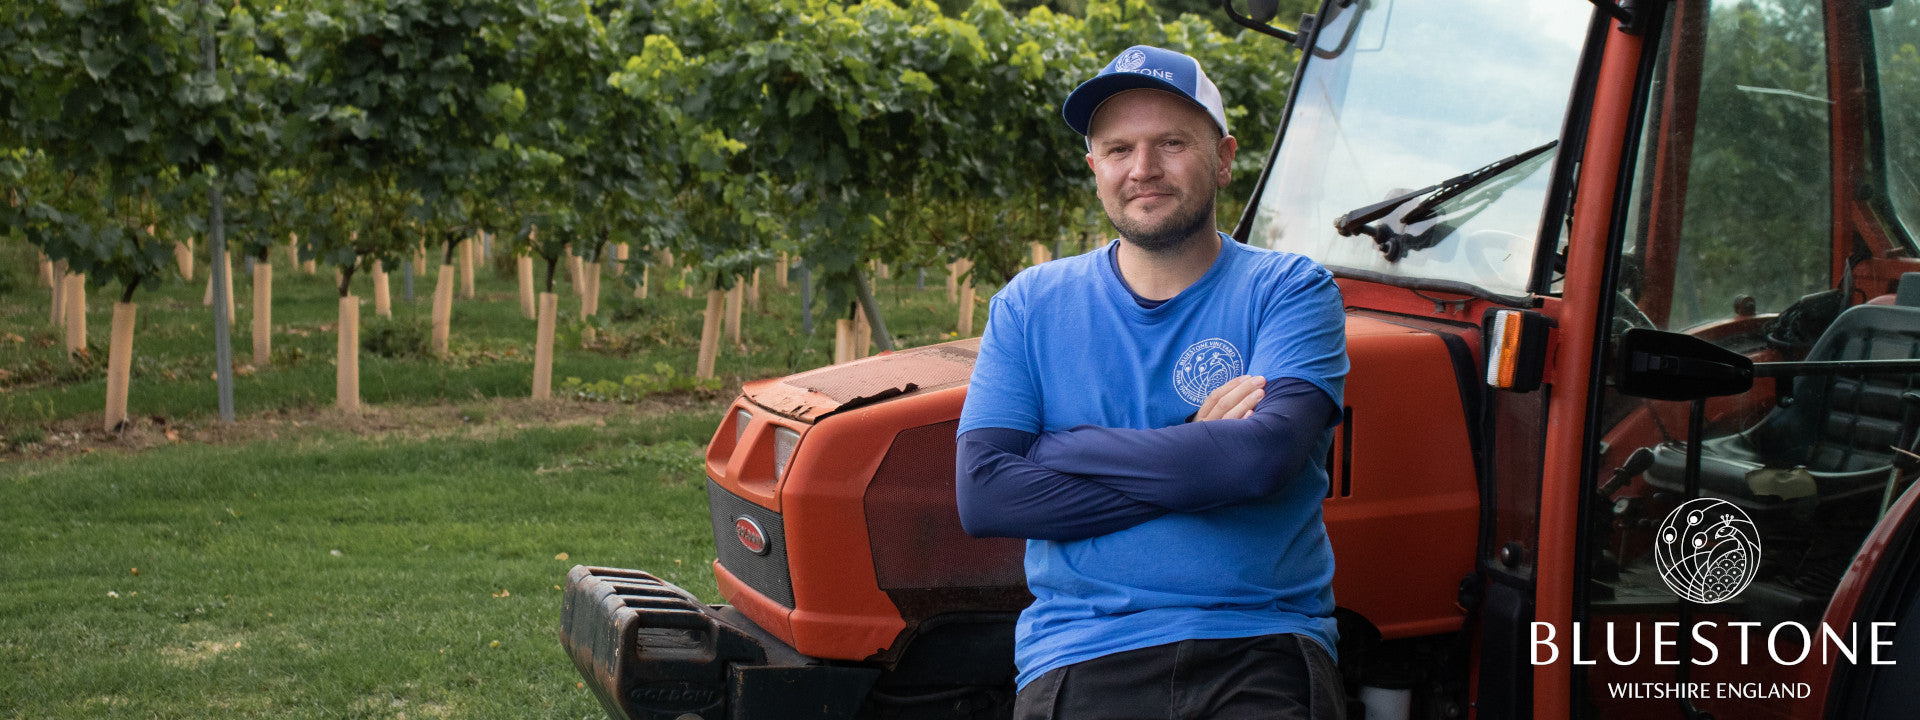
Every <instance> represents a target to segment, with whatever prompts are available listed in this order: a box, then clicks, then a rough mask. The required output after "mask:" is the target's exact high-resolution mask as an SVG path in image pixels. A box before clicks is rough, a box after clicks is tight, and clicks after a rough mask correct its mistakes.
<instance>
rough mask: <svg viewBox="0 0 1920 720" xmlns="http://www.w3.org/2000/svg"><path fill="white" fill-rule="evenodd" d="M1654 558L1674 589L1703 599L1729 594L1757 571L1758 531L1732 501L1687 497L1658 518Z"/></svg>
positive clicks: (1708, 602) (1713, 600) (1735, 592)
mask: <svg viewBox="0 0 1920 720" xmlns="http://www.w3.org/2000/svg"><path fill="white" fill-rule="evenodd" d="M1653 564H1654V567H1655V568H1657V569H1659V571H1660V579H1661V580H1662V581H1665V582H1666V584H1667V588H1668V589H1671V590H1673V593H1674V594H1675V595H1679V596H1680V597H1683V598H1686V599H1688V600H1692V601H1694V602H1697V603H1701V604H1705V605H1711V604H1713V603H1717V602H1721V601H1724V600H1730V599H1732V598H1733V597H1734V596H1736V595H1739V594H1740V591H1742V590H1745V589H1747V585H1748V584H1750V583H1752V582H1753V576H1754V575H1755V574H1757V573H1759V571H1760V533H1759V532H1758V531H1757V530H1755V529H1754V527H1753V520H1752V519H1751V518H1748V517H1747V514H1746V512H1744V511H1742V510H1741V509H1740V508H1739V507H1738V506H1736V505H1734V504H1733V503H1730V502H1727V501H1725V500H1721V499H1718V498H1696V499H1693V500H1688V501H1686V502H1684V503H1681V504H1680V506H1679V507H1676V508H1674V509H1673V512H1670V513H1667V519H1666V520H1665V521H1663V522H1661V523H1660V531H1659V535H1658V536H1656V537H1655V538H1654V552H1653Z"/></svg>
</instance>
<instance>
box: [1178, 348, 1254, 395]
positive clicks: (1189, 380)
mask: <svg viewBox="0 0 1920 720" xmlns="http://www.w3.org/2000/svg"><path fill="white" fill-rule="evenodd" d="M1245 369H1246V363H1244V362H1241V360H1240V351H1239V350H1236V349H1234V347H1233V344H1232V343H1229V342H1227V341H1225V340H1221V339H1220V338H1208V339H1206V340H1201V341H1200V342H1197V343H1194V344H1193V345H1190V346H1188V347H1187V351H1186V352H1183V353H1180V362H1178V363H1175V364H1174V366H1173V389H1174V391H1175V392H1178V393H1180V399H1181V400H1185V401H1187V402H1188V403H1189V404H1191V405H1193V406H1194V407H1200V404H1201V403H1203V402H1206V401H1207V395H1208V394H1210V393H1212V392H1213V391H1214V390H1216V389H1219V387H1220V386H1221V385H1225V384H1227V381H1228V380H1232V379H1234V378H1236V377H1240V374H1241V371H1243V370H1245Z"/></svg>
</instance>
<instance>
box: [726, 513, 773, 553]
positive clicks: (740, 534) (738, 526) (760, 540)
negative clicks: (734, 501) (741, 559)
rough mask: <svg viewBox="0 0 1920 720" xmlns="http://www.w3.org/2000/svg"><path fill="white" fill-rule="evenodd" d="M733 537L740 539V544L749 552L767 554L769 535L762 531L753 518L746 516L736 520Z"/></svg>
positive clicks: (734, 520)
mask: <svg viewBox="0 0 1920 720" xmlns="http://www.w3.org/2000/svg"><path fill="white" fill-rule="evenodd" d="M733 535H734V537H737V538H740V544H741V545H745V546H746V548H747V552H750V553H753V554H755V555H765V554H767V534H766V533H765V532H762V531H761V530H760V523H757V522H754V521H753V518H751V517H748V516H746V515H741V516H740V517H737V518H734V519H733Z"/></svg>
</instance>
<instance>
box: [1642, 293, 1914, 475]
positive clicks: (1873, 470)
mask: <svg viewBox="0 0 1920 720" xmlns="http://www.w3.org/2000/svg"><path fill="white" fill-rule="evenodd" d="M1898 298H1899V302H1898V303H1897V304H1893V305H1857V306H1854V307H1851V308H1848V309H1847V310H1846V311H1845V312H1842V313H1840V316H1839V317H1837V318H1835V319H1834V321H1833V324H1832V325H1830V326H1828V328H1827V329H1826V331H1825V332H1823V333H1821V335H1820V339H1819V340H1816V341H1815V342H1814V344H1813V349H1812V350H1811V351H1809V352H1808V353H1807V359H1808V360H1868V359H1871V360H1891V359H1911V358H1920V273H1908V274H1906V275H1903V276H1902V277H1901V278H1900V288H1899V293H1898ZM1916 389H1920V378H1911V377H1905V376H1900V375H1874V376H1864V377H1863V376H1854V377H1846V376H1831V375H1830V376H1817V375H1810V376H1801V377H1796V378H1794V379H1793V381H1792V386H1791V394H1790V395H1789V396H1787V397H1783V398H1781V400H1780V405H1779V406H1778V407H1776V408H1774V409H1773V410H1772V411H1771V412H1769V413H1767V416H1766V417H1764V418H1761V420H1760V422H1758V423H1755V424H1754V425H1753V426H1752V427H1750V428H1747V429H1746V430H1742V431H1740V432H1737V433H1733V434H1731V435H1723V436H1720V437H1711V438H1707V439H1706V440H1704V441H1703V442H1702V443H1701V447H1700V454H1701V457H1700V491H1701V493H1702V494H1703V495H1706V496H1710V497H1718V498H1722V499H1725V500H1728V501H1729V502H1732V503H1734V504H1735V505H1738V506H1740V507H1741V508H1742V509H1746V510H1760V511H1765V510H1768V509H1773V508H1777V507H1779V506H1782V505H1784V504H1786V503H1788V502H1790V501H1799V500H1801V499H1803V498H1806V497H1810V496H1811V497H1817V498H1818V500H1819V502H1821V503H1827V502H1832V501H1838V500H1844V499H1848V498H1853V497H1857V496H1872V497H1875V498H1878V497H1879V493H1880V489H1881V488H1882V487H1884V485H1885V483H1886V481H1887V477H1888V473H1889V471H1890V469H1891V466H1892V457H1893V453H1892V452H1891V451H1890V449H1889V448H1890V447H1891V446H1892V445H1893V444H1894V443H1895V442H1897V441H1898V438H1899V435H1900V418H1901V413H1902V408H1901V405H1900V396H1901V395H1902V394H1903V393H1906V392H1907V391H1909V390H1916ZM1653 457H1654V460H1653V465H1652V466H1651V467H1649V468H1648V469H1647V471H1646V481H1647V484H1649V485H1652V486H1654V487H1656V488H1659V489H1662V490H1669V491H1675V492H1678V491H1681V490H1683V489H1684V488H1685V487H1686V475H1685V472H1686V462H1687V448H1686V445H1685V444H1684V443H1678V442H1664V443H1661V444H1660V445H1658V446H1656V447H1655V448H1654V454H1653Z"/></svg>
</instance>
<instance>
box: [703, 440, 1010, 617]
mask: <svg viewBox="0 0 1920 720" xmlns="http://www.w3.org/2000/svg"><path fill="white" fill-rule="evenodd" d="M959 426H960V421H958V420H952V421H948V422H943V423H937V424H933V425H922V426H920V427H916V428H911V429H908V430H904V431H902V432H901V433H900V434H899V435H897V436H895V437H894V439H893V446H892V447H889V448H888V449H887V455H886V457H885V458H882V459H881V460H880V469H879V470H877V471H875V472H874V474H873V482H872V483H870V484H869V485H868V486H867V494H866V512H867V534H868V538H869V539H870V541H871V543H872V546H873V569H874V573H875V575H877V576H878V578H879V581H880V589H882V590H906V589H925V588H989V587H1008V586H1013V587H1019V588H1022V589H1023V590H1024V588H1025V587H1026V574H1025V571H1024V568H1023V567H1022V565H1021V558H1022V556H1023V553H1024V552H1025V548H1026V545H1025V543H1022V542H1021V541H1019V540H1014V539H1009V538H989V539H980V538H975V537H973V536H971V535H968V534H967V533H966V531H964V530H962V529H960V512H959V510H958V508H957V507H956V505H955V503H954V498H953V462H954V442H953V437H954V432H955V430H957V429H958V428H959ZM735 544H738V543H735Z"/></svg>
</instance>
